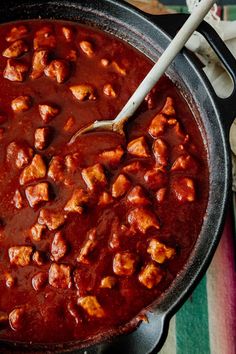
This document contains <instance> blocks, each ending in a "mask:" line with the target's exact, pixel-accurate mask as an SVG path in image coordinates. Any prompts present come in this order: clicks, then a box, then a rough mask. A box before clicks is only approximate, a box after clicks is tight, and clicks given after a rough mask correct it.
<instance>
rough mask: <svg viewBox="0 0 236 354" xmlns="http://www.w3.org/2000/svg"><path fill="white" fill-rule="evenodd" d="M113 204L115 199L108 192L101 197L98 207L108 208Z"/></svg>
mask: <svg viewBox="0 0 236 354" xmlns="http://www.w3.org/2000/svg"><path fill="white" fill-rule="evenodd" d="M112 203H113V198H112V196H111V195H110V194H109V193H107V192H103V193H102V194H101V195H100V197H99V201H98V205H100V206H107V205H110V204H112Z"/></svg>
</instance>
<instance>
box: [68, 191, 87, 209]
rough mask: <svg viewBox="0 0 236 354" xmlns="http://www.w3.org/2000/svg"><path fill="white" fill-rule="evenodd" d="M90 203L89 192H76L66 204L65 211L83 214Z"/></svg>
mask: <svg viewBox="0 0 236 354" xmlns="http://www.w3.org/2000/svg"><path fill="white" fill-rule="evenodd" d="M88 201H89V194H88V192H86V191H84V190H83V189H82V188H78V189H76V190H74V192H73V194H72V197H71V198H70V199H69V200H68V202H67V203H66V205H65V207H64V210H65V211H67V212H69V213H78V214H82V213H83V210H84V206H85V205H86V204H87V203H88Z"/></svg>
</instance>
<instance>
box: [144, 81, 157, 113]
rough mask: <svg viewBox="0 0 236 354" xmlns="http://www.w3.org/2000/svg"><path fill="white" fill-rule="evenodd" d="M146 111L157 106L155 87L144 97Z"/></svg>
mask: <svg viewBox="0 0 236 354" xmlns="http://www.w3.org/2000/svg"><path fill="white" fill-rule="evenodd" d="M145 102H147V107H148V109H154V108H156V105H157V95H156V86H155V87H154V88H153V89H152V90H151V91H150V92H149V93H148V94H147V96H146V97H145Z"/></svg>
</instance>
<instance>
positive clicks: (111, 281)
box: [100, 276, 117, 289]
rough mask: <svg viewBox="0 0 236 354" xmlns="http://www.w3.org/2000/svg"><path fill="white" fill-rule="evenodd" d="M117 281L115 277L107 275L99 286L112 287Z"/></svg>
mask: <svg viewBox="0 0 236 354" xmlns="http://www.w3.org/2000/svg"><path fill="white" fill-rule="evenodd" d="M116 283H117V281H116V278H115V277H112V276H108V277H105V278H103V279H102V281H101V285H100V288H103V289H112V288H114V286H115V285H116Z"/></svg>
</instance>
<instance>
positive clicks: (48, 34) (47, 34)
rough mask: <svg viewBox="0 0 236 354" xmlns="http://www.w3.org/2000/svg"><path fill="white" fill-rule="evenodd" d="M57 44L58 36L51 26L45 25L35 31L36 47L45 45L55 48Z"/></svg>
mask: <svg viewBox="0 0 236 354" xmlns="http://www.w3.org/2000/svg"><path fill="white" fill-rule="evenodd" d="M56 44H57V42H56V37H55V36H54V34H53V29H52V27H51V26H44V27H42V28H40V29H39V30H38V31H37V32H36V33H35V37H34V49H39V48H44V47H46V48H55V47H56Z"/></svg>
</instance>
